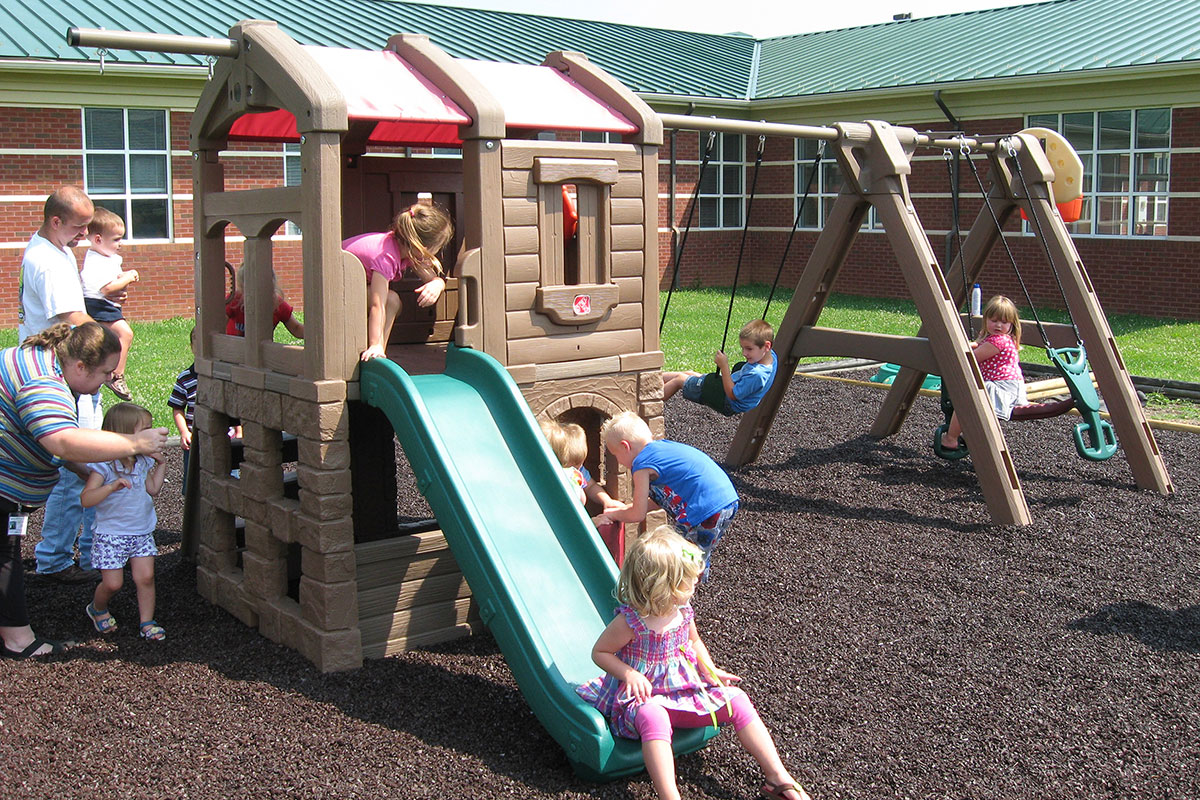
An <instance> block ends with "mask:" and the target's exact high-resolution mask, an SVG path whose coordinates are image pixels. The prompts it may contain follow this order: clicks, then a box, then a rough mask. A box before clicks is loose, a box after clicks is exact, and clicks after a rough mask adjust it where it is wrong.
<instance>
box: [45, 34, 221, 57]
mask: <svg viewBox="0 0 1200 800" xmlns="http://www.w3.org/2000/svg"><path fill="white" fill-rule="evenodd" d="M67 44H69V45H71V46H72V47H98V48H101V49H104V50H143V51H149V52H152V53H186V54H188V55H194V56H234V57H236V56H237V55H238V53H240V52H241V49H242V46H241V44H240V43H239V42H237V41H236V40H234V39H228V38H219V39H218V38H212V37H208V36H179V35H176V34H171V33H139V32H137V31H105V30H99V29H98V28H76V27H71V28H67Z"/></svg>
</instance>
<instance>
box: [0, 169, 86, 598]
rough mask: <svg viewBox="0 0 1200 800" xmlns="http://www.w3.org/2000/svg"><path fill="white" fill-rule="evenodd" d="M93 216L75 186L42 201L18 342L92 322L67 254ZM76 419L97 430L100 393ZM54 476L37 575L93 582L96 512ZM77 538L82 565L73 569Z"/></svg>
mask: <svg viewBox="0 0 1200 800" xmlns="http://www.w3.org/2000/svg"><path fill="white" fill-rule="evenodd" d="M93 210H94V206H93V205H92V201H91V199H90V198H89V197H88V196H87V195H86V194H85V193H84V192H83V190H82V189H80V188H79V187H77V186H63V187H62V188H60V189H58V190H57V191H55V192H54V194H52V195H50V197H48V198H47V199H46V206H45V210H44V212H43V215H42V227H40V228H39V229H38V231H37V233H35V234H34V235H33V237H32V238H30V240H29V244H28V245H27V246H26V247H25V255H24V257H23V258H22V259H21V285H20V290H19V295H20V299H21V310H20V325H19V326H18V328H17V334H18V337H19V339H20V341H25V338H26V337H28V336H32V335H33V334H35V333H40V332H41V331H43V330H45V329H46V328H49V327H50V326H51V325H56V324H58V323H60V322H66V323H68V324H70V325H81V324H83V323H84V322H91V321H92V318H91V317H90V316H88V314H87V312H86V311H85V310H84V305H83V287H82V286H81V284H80V282H79V262H78V261H76V260H75V254H74V253H72V252H71V250H70V248H71V247H74V246H75V245H76V244H78V243H79V242H80V241H81V240H82V239H83V237H84V236H86V235H87V227H88V223H89V222H91V220H92V212H93ZM78 414H79V427H81V428H99V427H100V423H101V421H102V419H103V409H102V408H101V407H100V393H99V392H97V393H96V394H94V395H83V396H82V397H80V398H78ZM58 472H59V478H58V483H57V484H56V485H55V487H54V490H53V491H52V492H51V493H50V497H49V498H48V499H47V500H46V514H45V517H44V519H43V522H42V541H41V542H39V543H38V545H37V547H36V548H35V549H34V552H35V553H36V555H37V564H38V573H40V574H42V575H46V576H48V577H50V578H53V579H54V580H58V581H62V582H64V583H82V582H86V581H92V580H96V579H97V578H99V573H97V572H96V571H94V570H92V569H91V558H92V525H93V523H94V521H95V511H94V510H93V509H87V510H86V511H85V510H84V508H83V506H82V504H81V503H80V502H79V492H80V491H81V490H82V489H83V481H84V478H83V476H81V475H79V474H78V473H77V472H74V471H73V470H72V469H70V468H69V467H61V468H60V469H59V471H58ZM81 524H82V526H83V533H82V534H80V525H81ZM76 537H78V538H79V560H80V562H81V563H80V564H76V563H75V539H76Z"/></svg>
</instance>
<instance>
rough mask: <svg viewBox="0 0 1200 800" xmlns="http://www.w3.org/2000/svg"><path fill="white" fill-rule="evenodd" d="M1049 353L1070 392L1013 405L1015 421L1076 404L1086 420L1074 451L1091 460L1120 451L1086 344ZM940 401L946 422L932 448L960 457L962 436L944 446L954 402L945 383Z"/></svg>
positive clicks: (963, 453)
mask: <svg viewBox="0 0 1200 800" xmlns="http://www.w3.org/2000/svg"><path fill="white" fill-rule="evenodd" d="M1046 357H1047V358H1049V359H1050V363H1051V364H1053V365H1054V367H1055V369H1057V370H1058V372H1059V374H1060V375H1062V378H1063V381H1064V382H1065V383H1066V385H1067V389H1068V390H1069V391H1070V393H1071V396H1070V397H1069V398H1067V399H1065V400H1053V401H1049V402H1045V403H1028V404H1026V405H1020V406H1014V407H1013V410H1012V416H1011V417H1010V419H1011V420H1012V421H1014V422H1020V421H1023V420H1033V419H1050V418H1051V417H1057V416H1059V415H1061V414H1065V413H1067V412H1068V411H1070V410H1071V409H1072V408H1074V409H1076V410H1078V411H1079V415H1080V416H1081V417H1082V418H1083V422H1080V423H1079V424H1078V425H1076V426H1075V427H1074V428H1073V429H1072V435H1073V437H1074V441H1075V451H1076V452H1077V453H1079V455H1080V456H1081V457H1082V458H1086V459H1088V460H1089V461H1105V460H1107V459H1109V458H1111V457H1112V455H1113V454H1114V453H1116V452H1117V434H1116V432H1115V431H1114V430H1113V426H1112V424H1111V423H1110V422H1108V420H1106V419H1104V418H1103V417H1101V416H1100V394H1099V393H1098V392H1097V391H1096V387H1095V386H1094V385H1092V379H1091V377H1090V375H1089V372H1088V363H1087V353H1086V351H1085V350H1084V348H1083V345H1082V344H1080V345H1079V346H1078V347H1057V348H1055V347H1047V348H1046ZM941 404H942V414H943V415H944V416H945V417H946V422H945V423H944V424H942V425H939V426H938V428H937V430H935V431H934V433H933V452H934V453H936V454H937V456H938V457H939V458H944V459H946V460H947V461H957V460H958V459H960V458H963V457H965V456H966V455H967V448H966V447H965V446H963V444H964V443H963V442H962V440H961V439H960V440H959V447H956V448H954V449H948V448H946V447H943V446H942V435H943V434H945V432H946V430H947V429H948V428H949V426H950V416H951V415H952V414H953V413H954V405H953V404H952V403H951V402H950V395H948V394H947V393H946V388H945V384H943V386H942V397H941ZM1085 433H1086V434H1087V442H1086V443H1085V442H1084V434H1085Z"/></svg>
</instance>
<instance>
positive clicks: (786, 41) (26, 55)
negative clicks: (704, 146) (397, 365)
mask: <svg viewBox="0 0 1200 800" xmlns="http://www.w3.org/2000/svg"><path fill="white" fill-rule="evenodd" d="M242 19H272V20H276V21H278V23H279V25H280V27H281V28H283V30H285V31H286V32H287V33H289V34H290V35H291V36H293V37H294V38H296V39H297V40H298V41H300V42H301V43H303V44H320V45H329V46H335V47H355V48H364V49H378V48H380V47H382V46H383V44H384V43H385V42H386V40H387V38H388V37H389V36H390V35H392V34H395V33H402V32H403V33H424V34H427V35H428V36H429V37H430V39H432V40H433V42H434V43H435V44H437V45H438V46H440V47H442V48H443V49H445V50H446V51H447V52H449V53H450V54H451V55H453V56H456V57H460V58H476V59H485V60H491V61H508V62H515V63H539V62H540V61H541V59H542V58H543V57H544V56H545V54H546V53H548V52H551V51H554V50H577V51H579V52H582V53H585V54H586V55H587V56H588V57H589V58H590V59H592V60H593V61H595V62H596V63H597V64H599V65H601V66H602V67H603V68H604V69H606V70H608V71H609V72H611V73H612V74H613V75H615V76H616V77H617V78H619V79H620V80H621V81H623V82H624V83H625V84H626V85H627V86H629V87H630V88H631V89H633V90H634V91H636V92H640V93H643V94H657V95H677V96H680V97H681V98H682V99H690V98H697V99H699V98H725V99H731V100H746V99H755V100H763V99H771V98H784V97H793V96H812V95H822V94H829V93H838V92H851V91H857V90H870V89H884V88H892V87H904V86H920V85H926V84H933V83H949V82H960V81H971V80H981V79H994V78H1010V77H1019V76H1030V75H1044V74H1054V73H1062V72H1073V71H1077V70H1094V69H1105V68H1114V67H1134V66H1142V65H1149V64H1163V63H1171V62H1194V61H1197V60H1198V59H1200V2H1197V0H1051V1H1050V2H1045V3H1036V4H1032V5H1025V6H1014V7H1009V8H1000V9H992V10H987V11H972V12H967V13H960V14H947V15H943V16H937V17H927V18H919V19H913V20H906V21H899V22H889V23H884V24H879V25H867V26H862V27H856V28H846V29H842V30H834V31H823V32H820V33H809V34H801V35H796V36H780V37H775V38H770V39H763V40H759V41H756V40H754V39H751V38H749V37H746V36H742V35H714V34H703V33H689V32H686V31H677V30H664V29H658V28H645V27H638V26H634V25H617V24H613V23H607V22H591V21H585V20H574V19H564V18H557V17H543V16H535V15H531V14H514V13H508V12H501V11H483V10H478V9H467V8H447V7H444V6H436V5H425V4H420V3H411V2H394V1H393V0H353V2H348V1H347V0H189V2H183V0H156V2H154V3H152V4H147V6H144V7H143V6H140V4H138V3H131V2H129V0H92V2H90V3H88V4H79V5H77V6H76V7H74V8H69V7H67V6H66V5H65V4H63V3H62V2H61V0H54V1H53V2H51V1H50V0H0V60H3V59H45V60H52V61H74V62H79V61H84V62H92V63H95V62H97V61H98V60H99V58H98V55H97V53H96V50H95V49H93V48H75V47H69V46H68V45H67V43H66V40H65V37H64V33H65V31H66V29H67V28H68V27H71V26H78V27H84V28H107V29H110V30H132V31H150V32H155V33H175V34H183V35H191V36H223V35H225V34H226V33H227V31H228V29H229V28H230V27H231V26H232V25H233V24H234V23H236V22H238V21H239V20H242ZM108 58H109V59H110V61H109V63H113V61H116V62H118V63H124V64H129V63H134V64H161V65H187V66H201V65H203V64H204V63H205V61H204V59H203V58H201V57H197V56H188V55H171V54H161V53H134V52H128V51H117V52H115V53H113V54H112V55H111V56H109V57H108ZM0 63H2V62H0Z"/></svg>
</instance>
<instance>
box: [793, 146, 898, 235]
mask: <svg viewBox="0 0 1200 800" xmlns="http://www.w3.org/2000/svg"><path fill="white" fill-rule="evenodd" d="M820 146H821V142H820V141H819V140H817V139H797V140H796V169H795V175H796V184H795V186H796V194H795V200H794V201H793V207H792V214H793V215H795V214H796V213H798V212H799V211H800V201H801V200H803V199H804V188H805V187H806V186H808V176H809V173H810V172H811V171H812V164H813V159H814V158H816V157H817V150H818V149H819V148H820ZM841 190H842V169H841V167H840V166H839V165H838V162H837V159H836V158H835V157H834V155H833V148H832V147H829V146H828V145H826V147H825V152H824V153H823V154H822V155H821V162H820V165H819V166H818V167H817V174H816V177H814V178H813V180H812V188H811V189H809V192H808V201H807V202H805V203H804V216H803V217H801V219H800V227H801V228H808V229H810V230H820V229H822V228H824V227H825V221H826V220H827V219H829V213H830V211H831V210H832V208H833V202H834V201H835V200H837V196H838V193H839V192H840V191H841ZM868 228H874V229H876V230H882V229H883V224H882V223H881V222H880V221H879V218H878V216H877V215H876V213H875V209H874V208H872V209H871V210H870V212H868V214H867V218H866V219H865V220H863V226H862V229H863V230H867V229H868Z"/></svg>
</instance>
